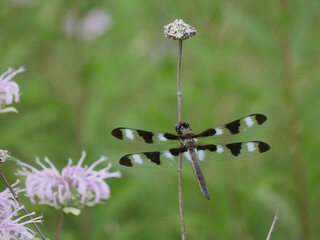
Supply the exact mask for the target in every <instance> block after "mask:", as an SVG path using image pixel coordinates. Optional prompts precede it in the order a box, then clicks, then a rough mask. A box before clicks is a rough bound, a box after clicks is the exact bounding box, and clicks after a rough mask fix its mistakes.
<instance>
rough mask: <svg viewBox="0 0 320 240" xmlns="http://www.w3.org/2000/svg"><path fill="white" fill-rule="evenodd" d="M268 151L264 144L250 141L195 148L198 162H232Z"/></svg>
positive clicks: (267, 146)
mask: <svg viewBox="0 0 320 240" xmlns="http://www.w3.org/2000/svg"><path fill="white" fill-rule="evenodd" d="M269 150H270V146H269V145H268V144H267V143H265V142H260V141H251V142H238V143H230V144H208V145H201V146H198V147H197V152H198V157H199V160H200V161H214V160H228V159H230V160H232V159H238V158H244V157H251V156H254V155H258V154H261V153H264V152H267V151H269Z"/></svg>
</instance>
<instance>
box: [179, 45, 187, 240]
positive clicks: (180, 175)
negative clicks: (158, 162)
mask: <svg viewBox="0 0 320 240" xmlns="http://www.w3.org/2000/svg"><path fill="white" fill-rule="evenodd" d="M181 54H182V40H181V39H180V40H179V51H178V69H177V96H178V122H181V121H182V117H181V88H180V72H181ZM178 188H179V210H180V225H181V237H182V240H185V239H186V230H185V226H184V212H183V196H182V155H181V153H180V154H179V166H178Z"/></svg>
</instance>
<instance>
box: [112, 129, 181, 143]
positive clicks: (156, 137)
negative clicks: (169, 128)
mask: <svg viewBox="0 0 320 240" xmlns="http://www.w3.org/2000/svg"><path fill="white" fill-rule="evenodd" d="M111 134H112V136H114V137H116V138H118V139H121V140H125V141H129V142H135V143H148V144H166V143H171V142H172V141H174V140H179V137H178V136H177V135H175V134H172V133H163V132H149V131H144V130H139V129H133V128H123V127H120V128H115V129H113V130H112V132H111Z"/></svg>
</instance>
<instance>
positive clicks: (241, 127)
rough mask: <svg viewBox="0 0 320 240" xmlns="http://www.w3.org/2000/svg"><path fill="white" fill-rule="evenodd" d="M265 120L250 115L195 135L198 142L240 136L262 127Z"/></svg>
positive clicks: (258, 116)
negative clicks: (210, 137)
mask: <svg viewBox="0 0 320 240" xmlns="http://www.w3.org/2000/svg"><path fill="white" fill-rule="evenodd" d="M266 120H267V117H266V116H265V115H263V114H251V115H249V116H246V117H243V118H240V119H238V120H235V121H233V122H230V123H227V124H225V125H220V126H217V127H214V128H209V129H207V130H205V131H203V132H200V133H198V134H196V135H195V136H196V137H197V139H198V140H201V139H204V138H205V137H209V136H212V137H216V136H220V137H227V136H231V135H237V134H241V133H244V132H247V131H250V130H252V129H255V128H256V127H258V126H260V125H262V124H263V123H264V122H265V121H266Z"/></svg>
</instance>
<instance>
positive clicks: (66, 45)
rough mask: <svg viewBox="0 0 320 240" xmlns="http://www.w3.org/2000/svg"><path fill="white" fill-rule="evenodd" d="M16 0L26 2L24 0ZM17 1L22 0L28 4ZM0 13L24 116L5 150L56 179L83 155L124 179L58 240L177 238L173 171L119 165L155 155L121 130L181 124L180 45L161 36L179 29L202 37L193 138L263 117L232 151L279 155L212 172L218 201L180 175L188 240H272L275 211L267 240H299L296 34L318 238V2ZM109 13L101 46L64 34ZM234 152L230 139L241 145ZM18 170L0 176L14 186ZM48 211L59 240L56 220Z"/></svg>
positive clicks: (193, 43) (0, 144) (1, 35)
mask: <svg viewBox="0 0 320 240" xmlns="http://www.w3.org/2000/svg"><path fill="white" fill-rule="evenodd" d="M15 2H19V1H15ZM20 2H23V1H22V0H21V1H20ZM31 2H32V4H22V3H20V4H12V2H11V1H2V2H0V26H1V32H0V53H1V57H2V60H1V62H0V72H1V73H2V72H4V71H5V70H6V69H7V68H8V67H10V66H12V67H14V68H18V67H20V66H22V65H24V66H25V68H26V72H25V73H22V74H19V75H18V76H17V77H16V78H15V81H17V82H18V84H19V86H20V88H21V92H22V96H21V102H20V103H17V104H14V106H15V107H16V108H17V109H18V110H19V111H20V114H19V115H16V114H6V115H1V116H0V132H1V139H0V148H1V149H8V150H9V151H10V152H11V153H12V154H13V155H14V156H15V157H17V158H19V159H21V160H23V161H26V162H28V163H31V164H34V159H35V156H39V157H40V158H43V157H44V156H48V157H49V158H50V160H51V161H53V162H54V163H55V164H56V165H57V166H58V167H60V168H62V167H63V166H65V165H66V163H67V159H68V157H71V158H73V160H74V161H77V160H78V159H79V158H80V152H81V150H82V149H86V150H87V152H88V156H87V159H86V161H87V164H90V163H92V162H93V161H95V160H97V159H98V158H99V157H100V156H101V155H106V156H108V157H109V159H110V162H112V163H113V169H120V170H121V172H122V173H123V178H122V179H111V180H110V181H109V182H108V183H109V184H110V186H111V195H112V197H111V199H109V200H108V201H106V202H105V204H101V205H98V206H95V207H94V208H88V209H86V210H84V212H83V213H82V214H81V216H80V217H74V216H67V219H66V225H65V227H64V229H63V233H62V239H70V240H72V239H120V240H121V239H179V238H180V233H179V229H180V225H179V212H178V194H177V172H176V169H160V170H159V169H138V170H137V169H126V168H123V167H121V166H119V165H118V159H119V158H120V157H121V156H122V155H124V154H126V153H130V152H134V151H145V150H150V149H154V148H151V147H148V146H141V145H138V146H136V145H133V144H129V143H124V142H120V141H117V140H116V139H114V138H113V137H112V136H111V135H110V131H111V130H112V129H113V128H114V127H118V126H127V127H133V128H140V129H146V130H158V131H173V127H174V124H175V123H176V121H177V112H176V111H177V106H176V81H175V77H176V58H177V56H176V55H177V43H176V42H173V41H170V40H168V39H165V38H164V37H163V26H164V25H165V24H167V23H169V22H171V21H173V20H174V19H176V18H183V19H184V20H185V21H186V22H187V23H189V24H191V25H192V26H194V27H195V28H196V29H197V30H198V32H199V35H198V36H196V37H194V38H192V39H190V40H188V41H185V42H184V47H183V57H182V104H183V105H182V115H183V119H184V120H185V121H188V122H190V123H191V126H192V128H193V129H194V130H195V131H200V130H202V129H204V128H207V127H210V126H214V125H217V124H221V123H225V122H228V121H232V120H235V119H237V118H239V117H242V116H245V115H247V114H251V113H255V112H257V113H264V114H266V115H267V116H268V118H269V119H268V122H267V124H266V125H265V126H264V127H261V129H259V130H256V131H254V132H253V133H249V134H246V135H245V136H241V137H239V138H236V139H234V140H258V139H259V140H263V141H266V142H268V143H269V144H270V145H271V146H272V150H271V151H270V152H269V153H267V154H265V155H264V156H261V157H255V158H252V159H242V160H241V161H239V162H237V161H234V162H216V163H205V164H204V166H203V171H204V175H205V177H206V180H207V184H208V187H209V191H210V194H211V195H212V200H210V201H207V200H206V199H205V198H204V197H203V196H202V194H201V193H200V191H199V189H198V185H197V183H196V180H195V177H194V175H193V173H192V171H191V168H189V167H188V166H187V167H185V168H184V172H183V184H184V185H183V189H184V201H185V203H184V205H185V221H186V231H187V237H188V239H263V238H266V236H267V233H268V230H269V228H270V226H271V222H272V219H273V216H274V213H275V210H276V205H279V207H280V210H279V220H278V223H277V225H276V228H275V232H274V234H273V236H272V239H275V240H276V239H306V238H303V236H305V235H303V231H302V229H301V222H303V221H306V219H301V215H300V212H301V206H300V205H299V204H298V202H297V195H296V194H297V192H299V191H298V189H297V187H296V185H295V183H294V181H295V171H294V170H293V168H294V165H293V160H292V154H290V153H291V152H292V148H293V140H292V136H291V134H290V131H291V130H290V117H289V110H288V102H287V95H286V91H287V90H286V88H287V87H288V86H286V83H285V81H284V70H283V64H284V62H283V58H284V57H283V55H282V47H283V46H282V45H281V36H283V34H285V35H287V36H288V40H289V43H290V51H291V52H290V53H291V55H290V56H291V62H292V74H293V75H292V76H293V81H294V85H293V86H292V89H293V90H292V96H293V99H292V106H293V108H294V110H295V111H296V113H297V117H298V120H299V123H300V127H301V147H302V157H303V165H304V169H301V171H303V173H304V174H305V176H306V186H304V190H305V193H306V196H301V197H302V198H304V199H305V200H306V202H307V209H306V210H307V212H308V214H309V223H310V226H309V227H310V228H309V232H310V239H317V236H319V235H320V225H319V221H318V218H319V217H318V216H319V213H320V210H319V207H318V206H319V200H320V190H319V183H320V171H319V169H320V161H319V155H320V148H319V141H320V130H319V124H318V123H319V119H320V111H319V106H320V98H319V96H318V91H319V87H320V81H319V77H320V68H319V67H318V65H319V64H318V63H319V62H320V47H319V37H320V30H319V27H318V26H319V23H320V15H319V14H318V13H319V11H320V2H319V1H317V0H312V1H297V0H294V1H287V3H286V4H287V5H286V7H285V8H284V7H282V3H281V2H286V1H266V2H263V4H262V2H259V1H248V0H242V1H214V2H213V1H208V0H207V1H201V2H200V1H175V2H172V1H167V0H165V1H161V2H159V1H158V2H152V1H146V0H141V1H130V2H128V1H108V2H104V1H81V2H76V1H37V0H35V1H31ZM93 8H102V9H105V10H107V11H109V12H110V14H111V16H112V19H113V25H112V28H111V29H110V30H109V31H108V32H106V33H105V34H104V35H102V36H101V37H100V38H98V39H96V40H93V41H83V40H81V39H78V38H76V37H70V36H67V35H66V34H65V33H64V30H63V22H64V19H65V16H66V14H68V13H69V12H70V11H74V12H76V13H77V14H79V15H80V16H81V15H85V14H86V13H87V12H88V11H89V10H90V9H93ZM232 140H233V139H232ZM15 169H16V166H15V165H14V164H13V163H11V162H8V163H7V164H6V165H3V166H2V170H3V171H4V172H5V173H6V175H7V177H8V178H9V179H10V180H11V182H14V181H15V179H16V177H15V175H14V172H15ZM1 187H2V189H4V186H3V184H2V183H1ZM28 208H29V209H30V210H35V211H37V212H38V213H39V214H40V213H43V215H44V219H45V225H44V226H43V227H42V228H43V231H44V233H45V234H46V236H48V237H49V238H51V239H53V238H54V237H55V231H56V227H57V222H58V219H59V212H56V211H54V210H52V209H49V208H47V207H44V206H30V205H28Z"/></svg>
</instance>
